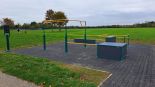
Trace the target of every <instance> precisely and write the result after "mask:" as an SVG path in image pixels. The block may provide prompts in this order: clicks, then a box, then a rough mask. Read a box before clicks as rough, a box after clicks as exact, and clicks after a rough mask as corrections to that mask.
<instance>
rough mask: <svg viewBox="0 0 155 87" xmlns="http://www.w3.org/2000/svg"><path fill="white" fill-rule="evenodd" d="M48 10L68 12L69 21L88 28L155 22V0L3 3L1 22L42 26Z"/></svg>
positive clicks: (21, 0)
mask: <svg viewBox="0 0 155 87" xmlns="http://www.w3.org/2000/svg"><path fill="white" fill-rule="evenodd" d="M48 9H53V10H55V11H64V12H65V13H66V15H67V16H68V18H69V19H80V20H86V21H87V24H88V25H110V24H133V23H138V22H145V21H155V0H1V1H0V19H2V18H5V17H9V18H12V19H13V20H15V22H16V23H30V22H32V21H37V22H41V21H42V20H44V18H45V12H46V10H48Z"/></svg>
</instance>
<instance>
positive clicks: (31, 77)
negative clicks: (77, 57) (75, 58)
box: [0, 28, 155, 87]
mask: <svg viewBox="0 0 155 87" xmlns="http://www.w3.org/2000/svg"><path fill="white" fill-rule="evenodd" d="M154 32H155V29H154V28H108V29H89V30H87V34H88V35H100V34H107V35H125V34H129V35H130V42H131V43H132V44H151V45H154V44H155V33H154ZM42 33H43V32H42V31H41V30H27V33H25V32H24V31H21V32H19V33H18V32H17V31H15V30H11V36H10V44H11V48H12V49H17V48H22V47H31V46H38V45H42ZM68 33H69V34H73V35H83V33H84V30H82V29H72V30H69V32H68ZM46 37H47V38H46V39H47V43H48V44H51V43H56V42H59V41H60V42H62V41H63V40H64V31H62V32H57V31H54V32H52V31H51V30H46ZM73 38H80V37H78V36H70V39H73ZM88 38H90V37H88ZM91 38H92V39H96V38H97V39H104V38H102V37H101V38H99V37H91ZM4 49H5V37H4V34H3V31H2V30H0V50H4ZM0 71H3V72H4V73H8V74H11V75H13V76H17V77H19V78H21V79H24V80H27V81H30V82H34V83H35V84H37V85H44V86H45V87H49V85H51V87H96V86H97V85H98V84H99V83H100V82H101V81H102V80H103V79H104V78H106V77H107V76H108V75H109V74H110V73H103V72H100V71H95V70H90V69H86V68H82V67H77V66H73V65H68V64H63V63H59V62H54V61H49V60H48V59H45V58H34V57H30V56H23V55H17V54H9V53H0Z"/></svg>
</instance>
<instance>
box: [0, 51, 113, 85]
mask: <svg viewBox="0 0 155 87" xmlns="http://www.w3.org/2000/svg"><path fill="white" fill-rule="evenodd" d="M0 71H2V72H4V73H7V74H10V75H13V76H16V77H18V78H21V79H24V80H27V81H30V82H34V83H35V84H37V85H44V87H97V85H99V83H100V82H101V81H102V80H104V79H105V78H107V77H108V76H109V75H110V73H108V72H101V71H95V70H90V69H86V68H82V67H77V66H73V65H67V64H63V63H60V62H54V61H49V60H48V59H45V58H34V57H30V56H23V55H16V54H8V53H7V54H6V53H0Z"/></svg>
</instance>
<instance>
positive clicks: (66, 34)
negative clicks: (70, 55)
mask: <svg viewBox="0 0 155 87" xmlns="http://www.w3.org/2000/svg"><path fill="white" fill-rule="evenodd" d="M68 21H73V22H79V23H80V25H81V27H85V26H86V25H87V23H86V21H82V20H68V19H57V20H44V21H43V24H48V23H64V22H68ZM86 40H87V30H86V28H85V31H84V47H86V46H87V43H86ZM68 44H69V42H68V31H67V27H66V25H65V35H64V47H65V52H66V53H67V52H68ZM70 44H71V43H70Z"/></svg>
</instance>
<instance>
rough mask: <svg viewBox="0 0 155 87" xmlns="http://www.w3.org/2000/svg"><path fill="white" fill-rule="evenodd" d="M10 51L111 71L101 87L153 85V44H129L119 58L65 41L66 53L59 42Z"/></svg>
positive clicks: (154, 64) (154, 79)
mask: <svg viewBox="0 0 155 87" xmlns="http://www.w3.org/2000/svg"><path fill="white" fill-rule="evenodd" d="M13 52H14V53H18V54H26V55H31V56H35V57H45V58H49V59H51V60H56V61H61V62H64V63H70V64H80V65H82V66H88V67H91V68H95V69H100V70H106V71H109V72H111V73H112V74H113V75H112V76H111V77H110V78H109V79H108V80H107V81H106V82H105V83H104V84H103V85H102V87H155V46H147V45H130V46H129V48H128V57H127V59H126V60H123V61H114V60H107V59H99V58H97V57H96V46H88V47H87V48H84V46H82V45H69V52H68V54H66V53H65V52H64V44H63V43H59V44H53V45H49V46H48V47H47V51H43V49H42V47H33V48H27V49H18V50H14V51H13Z"/></svg>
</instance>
